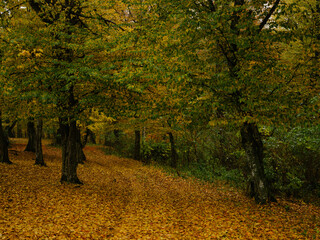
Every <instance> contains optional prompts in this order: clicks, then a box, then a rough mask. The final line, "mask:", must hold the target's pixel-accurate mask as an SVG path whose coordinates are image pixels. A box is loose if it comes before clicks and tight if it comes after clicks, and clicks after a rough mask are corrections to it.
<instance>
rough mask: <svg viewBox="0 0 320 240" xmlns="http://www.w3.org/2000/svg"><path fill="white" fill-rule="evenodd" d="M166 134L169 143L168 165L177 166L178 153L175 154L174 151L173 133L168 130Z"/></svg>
mask: <svg viewBox="0 0 320 240" xmlns="http://www.w3.org/2000/svg"><path fill="white" fill-rule="evenodd" d="M168 135H169V140H170V145H171V162H170V166H171V167H173V168H177V167H178V154H177V151H176V147H175V142H174V138H173V134H172V132H169V133H168Z"/></svg>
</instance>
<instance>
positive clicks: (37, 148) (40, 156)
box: [35, 119, 46, 166]
mask: <svg viewBox="0 0 320 240" xmlns="http://www.w3.org/2000/svg"><path fill="white" fill-rule="evenodd" d="M42 126H43V121H42V119H38V120H37V128H36V141H35V142H36V146H35V153H36V162H35V164H36V165H40V166H46V164H45V162H44V159H43V153H42V141H41V139H42Z"/></svg>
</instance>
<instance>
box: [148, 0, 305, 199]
mask: <svg viewBox="0 0 320 240" xmlns="http://www.w3.org/2000/svg"><path fill="white" fill-rule="evenodd" d="M286 7H287V5H286V3H282V4H281V3H280V0H274V1H273V2H270V1H264V0H261V1H244V0H235V1H224V0H221V1H209V0H208V1H188V0H186V1H179V2H176V1H161V2H159V3H157V4H156V5H155V6H154V8H153V9H152V11H154V12H155V13H157V14H158V16H162V18H160V17H159V22H160V23H161V24H159V25H160V26H161V27H159V28H158V31H157V30H155V29H154V30H153V31H157V33H158V34H159V36H163V35H165V36H163V37H162V39H167V41H166V42H165V44H163V45H162V46H163V48H162V49H161V50H159V52H161V53H167V56H168V57H169V59H166V61H167V62H168V63H169V64H171V66H170V65H169V64H166V65H165V67H162V66H161V69H162V70H164V69H166V71H169V72H175V73H176V77H175V78H174V79H172V80H173V81H172V82H176V83H177V85H180V89H181V90H183V89H184V90H185V91H182V94H184V96H185V101H184V106H185V109H188V107H197V105H199V104H200V102H203V99H205V100H206V102H208V103H209V105H210V108H211V110H210V111H208V113H209V114H211V116H210V117H209V118H206V119H209V122H208V124H209V125H211V126H214V125H216V124H219V122H227V123H228V124H232V125H234V126H238V129H239V130H240V134H241V137H242V147H243V149H244V151H245V152H246V156H247V168H248V171H247V172H248V182H249V186H250V188H249V189H250V194H251V195H252V196H254V198H255V199H256V201H257V202H258V203H265V202H267V201H268V200H274V198H273V195H272V192H271V188H270V186H269V183H268V181H267V179H266V177H265V173H264V166H263V155H264V147H263V141H262V136H261V134H260V132H259V127H260V126H262V125H270V124H271V123H273V124H279V125H281V124H283V123H284V122H289V121H290V120H291V119H292V118H295V116H296V111H297V108H300V106H299V105H296V103H297V102H298V101H299V99H301V98H299V96H298V94H296V93H294V90H297V89H298V88H299V87H301V86H302V84H299V86H298V87H297V86H295V85H294V84H291V83H290V81H288V79H289V78H290V77H288V73H289V72H288V71H287V70H286V68H285V64H284V62H283V59H282V55H281V54H282V53H283V51H284V49H285V48H286V44H287V43H288V40H287V39H288V36H290V31H288V30H286V29H285V28H281V27H280V25H279V22H280V19H281V17H282V16H283V15H284V13H283V12H284V11H283V10H282V11H280V9H286ZM168 29H170V31H168ZM177 59H179V61H177ZM191 94H192V95H191ZM190 95H191V96H190ZM290 95H292V96H290ZM198 103H199V104H198ZM221 113H222V114H221ZM204 114H205V113H204Z"/></svg>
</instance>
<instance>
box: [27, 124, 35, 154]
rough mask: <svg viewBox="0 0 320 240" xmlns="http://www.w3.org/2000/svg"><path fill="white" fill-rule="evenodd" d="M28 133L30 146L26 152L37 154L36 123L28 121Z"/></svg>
mask: <svg viewBox="0 0 320 240" xmlns="http://www.w3.org/2000/svg"><path fill="white" fill-rule="evenodd" d="M27 133H28V139H29V140H28V144H27V146H26V149H25V150H24V151H27V152H36V129H35V126H34V121H28V123H27Z"/></svg>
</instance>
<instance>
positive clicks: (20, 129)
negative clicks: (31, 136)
mask: <svg viewBox="0 0 320 240" xmlns="http://www.w3.org/2000/svg"><path fill="white" fill-rule="evenodd" d="M22 136H23V135H22V126H21V122H18V123H17V138H22Z"/></svg>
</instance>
